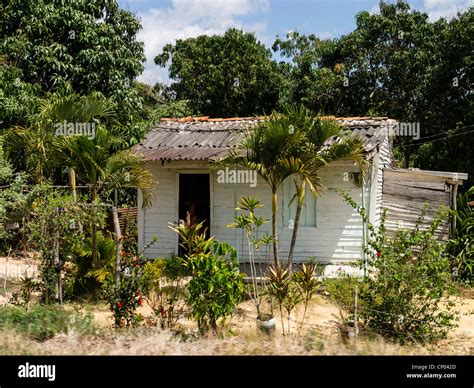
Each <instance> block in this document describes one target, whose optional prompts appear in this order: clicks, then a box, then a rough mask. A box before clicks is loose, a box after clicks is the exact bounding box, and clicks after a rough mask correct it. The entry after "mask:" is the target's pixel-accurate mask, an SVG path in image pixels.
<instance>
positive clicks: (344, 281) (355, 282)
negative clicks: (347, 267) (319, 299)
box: [323, 275, 366, 310]
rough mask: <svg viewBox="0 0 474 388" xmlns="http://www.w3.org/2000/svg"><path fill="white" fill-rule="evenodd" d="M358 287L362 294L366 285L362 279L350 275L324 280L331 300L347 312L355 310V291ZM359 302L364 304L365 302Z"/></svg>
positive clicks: (324, 285)
mask: <svg viewBox="0 0 474 388" xmlns="http://www.w3.org/2000/svg"><path fill="white" fill-rule="evenodd" d="M356 286H358V287H359V292H360V294H362V293H363V292H364V288H365V286H366V283H364V282H363V279H361V278H357V277H354V276H349V275H344V276H341V277H337V278H325V279H324V280H323V287H324V290H325V291H326V292H328V293H329V298H330V299H331V300H332V301H333V302H334V303H336V304H337V305H338V306H339V307H340V308H343V309H345V310H352V309H353V308H354V290H355V287H356ZM359 302H361V303H363V301H359Z"/></svg>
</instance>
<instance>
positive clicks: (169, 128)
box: [133, 117, 396, 161]
mask: <svg viewBox="0 0 474 388" xmlns="http://www.w3.org/2000/svg"><path fill="white" fill-rule="evenodd" d="M328 118H333V119H336V120H337V121H339V122H340V123H341V124H342V125H343V126H346V127H348V128H349V129H351V130H352V133H353V134H354V135H359V136H363V137H365V138H366V139H367V142H366V144H365V147H364V148H365V150H366V152H371V151H372V150H373V149H374V148H375V147H376V146H377V145H379V144H380V143H381V142H382V141H383V139H384V138H385V137H386V136H387V135H386V133H384V132H383V131H382V129H383V128H386V127H387V126H388V125H393V124H394V123H396V121H394V120H390V119H387V118H386V117H328ZM262 120H263V118H262V117H245V118H231V119H210V118H208V117H196V118H182V119H162V120H161V121H160V123H159V124H158V125H157V126H156V127H155V128H152V129H151V130H150V132H149V133H148V134H147V135H146V136H145V138H144V139H143V141H142V142H141V143H140V144H137V145H136V146H134V147H133V150H134V151H135V152H136V153H138V154H140V155H142V156H143V157H144V158H145V160H149V161H152V160H209V159H217V158H219V157H222V156H224V155H226V154H227V153H228V152H229V151H230V150H231V149H232V148H235V147H236V146H237V144H238V143H239V141H240V140H241V139H242V138H243V136H244V135H245V131H246V130H251V128H252V127H254V126H255V125H257V124H258V123H259V122H260V121H262ZM334 141H337V139H331V140H330V141H329V142H328V144H331V143H333V142H334Z"/></svg>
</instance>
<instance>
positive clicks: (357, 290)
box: [354, 286, 359, 339]
mask: <svg viewBox="0 0 474 388" xmlns="http://www.w3.org/2000/svg"><path fill="white" fill-rule="evenodd" d="M358 294H359V287H358V286H355V292H354V336H355V338H356V339H357V335H358V334H359V325H358V323H357V301H358V299H359V298H358V296H359V295H358Z"/></svg>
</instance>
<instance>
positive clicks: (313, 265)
mask: <svg viewBox="0 0 474 388" xmlns="http://www.w3.org/2000/svg"><path fill="white" fill-rule="evenodd" d="M323 271H324V270H323V268H322V266H321V265H320V264H319V263H317V262H316V261H310V262H308V263H303V264H301V267H300V270H299V271H298V272H295V273H294V274H293V278H294V281H295V283H296V285H297V286H298V289H299V292H300V294H301V298H302V299H303V302H304V311H303V318H302V319H301V327H303V324H304V320H305V318H306V312H307V310H308V303H309V301H310V300H311V298H312V297H313V295H314V294H315V293H316V292H317V291H318V289H319V286H320V284H319V281H318V279H317V276H319V275H321V274H322V273H323Z"/></svg>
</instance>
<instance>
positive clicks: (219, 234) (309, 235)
mask: <svg viewBox="0 0 474 388" xmlns="http://www.w3.org/2000/svg"><path fill="white" fill-rule="evenodd" d="M259 120H261V118H232V119H209V118H207V117H201V118H185V119H163V120H162V121H161V122H160V123H159V124H158V125H157V126H156V127H155V128H153V129H151V130H150V132H149V133H148V134H147V136H146V137H145V139H144V140H143V141H142V142H141V143H140V144H138V145H136V146H135V147H134V148H133V149H134V151H135V152H137V153H139V154H140V155H142V156H143V157H144V158H145V160H146V167H147V168H148V169H149V170H150V171H151V172H152V173H153V174H154V176H155V177H156V180H157V182H158V184H157V186H156V187H155V199H154V201H153V203H152V205H151V206H150V207H148V208H142V207H141V205H142V202H141V196H140V195H139V203H138V206H139V212H138V231H139V247H140V249H143V248H144V247H145V246H147V245H148V244H149V243H150V241H152V239H153V238H155V237H156V238H157V242H156V243H154V244H153V245H151V246H150V247H149V248H148V249H146V251H145V256H146V257H148V258H155V257H158V256H161V257H167V256H170V255H172V254H177V253H178V245H179V244H178V236H177V234H176V233H175V232H174V231H173V230H171V229H170V228H169V224H170V223H178V222H179V220H180V219H183V218H184V217H185V215H186V212H187V211H189V209H190V207H191V206H195V209H196V210H195V212H196V214H197V216H198V219H207V222H208V224H207V225H208V226H209V230H210V234H211V235H213V236H215V238H216V239H218V240H221V241H226V242H228V243H230V244H231V245H233V246H234V247H236V248H237V250H238V256H239V260H240V261H241V263H245V262H246V261H247V255H246V243H245V241H246V240H245V239H244V236H243V234H242V232H241V231H240V230H236V229H232V228H229V227H227V225H228V224H230V223H231V222H232V221H233V217H234V215H235V214H236V211H235V207H236V204H237V202H238V200H239V198H240V197H242V196H252V197H256V198H258V199H260V200H261V202H262V203H263V205H264V207H263V208H261V209H260V215H263V216H264V217H265V218H267V219H268V220H270V219H271V191H270V188H269V186H268V185H267V183H266V182H265V181H264V180H262V179H261V178H260V177H258V178H257V181H256V184H255V182H251V181H250V179H249V176H247V179H246V175H245V174H244V173H242V174H240V176H238V177H239V179H235V182H234V181H232V179H231V174H230V172H229V171H222V170H221V171H219V170H216V169H215V167H213V165H212V161H213V160H215V159H217V158H219V157H221V156H223V155H225V154H226V153H228V152H229V150H230V149H232V148H233V147H235V145H236V144H237V143H238V142H239V140H240V139H241V138H242V136H244V132H245V131H246V130H249V129H251V128H252V126H254V125H256V124H257V123H258V122H259ZM337 120H338V121H339V122H340V123H341V124H342V125H343V126H346V127H347V128H349V129H350V130H351V131H352V133H353V135H356V136H362V137H364V138H365V139H366V142H365V152H366V158H367V159H368V160H370V162H371V171H370V173H369V174H368V176H367V180H366V182H365V183H364V184H362V186H361V185H358V184H357V182H358V173H359V171H358V168H357V167H356V166H355V165H354V163H353V162H352V161H349V160H347V161H340V162H337V163H333V164H330V165H329V166H327V167H325V168H324V169H322V170H321V172H320V175H321V177H322V182H323V184H324V185H325V189H324V191H323V192H321V194H320V195H319V196H318V197H317V198H314V197H313V196H312V195H307V196H306V204H305V206H304V209H303V211H302V217H301V222H300V229H299V231H298V238H297V244H296V251H295V255H294V260H295V262H302V261H307V260H308V259H310V258H315V259H317V260H319V261H321V262H323V263H326V264H334V265H336V266H339V265H344V264H347V263H349V262H353V261H355V260H357V259H359V258H361V255H362V252H361V246H362V244H363V241H364V238H365V234H366V233H365V232H366V230H365V227H364V225H363V222H362V220H361V218H360V217H359V215H358V214H357V213H356V212H355V211H354V210H353V209H352V208H351V207H349V205H347V204H346V203H345V202H344V201H343V199H342V197H341V196H340V195H339V193H338V190H339V189H343V190H346V191H347V192H348V193H349V194H350V195H351V196H352V198H354V200H356V201H357V202H358V203H360V204H362V205H364V206H365V207H366V208H367V209H368V210H369V216H370V219H371V222H372V223H374V224H375V225H377V224H378V222H379V221H380V217H381V214H382V194H383V177H384V169H385V170H387V169H391V167H392V144H391V137H390V136H389V131H386V130H385V128H387V126H391V125H394V124H395V123H396V122H395V121H394V120H391V119H388V118H385V117H351V118H337ZM333 141H337V139H334V140H333ZM226 174H227V175H226ZM440 174H442V173H440ZM461 175H462V176H460V177H459V179H465V177H464V175H465V174H461ZM223 177H226V178H227V179H223ZM436 179H438V180H439V181H442V178H440V176H437V178H436ZM446 179H448V180H449V179H450V177H449V176H447V177H446ZM293 186H294V185H293V184H292V183H291V179H288V180H287V181H286V182H285V183H284V184H283V187H281V189H280V192H279V193H278V198H279V209H278V234H279V245H280V253H281V259H282V260H285V259H286V255H287V254H288V249H289V244H290V241H291V234H292V229H291V225H292V220H293V219H294V216H295V208H296V203H295V201H293V203H292V204H291V206H288V203H289V201H290V198H292V196H293V194H294V192H293V190H294V187H293ZM438 186H439V185H438ZM395 206H396V205H395ZM389 216H390V214H389ZM270 230H271V224H270V222H269V223H267V224H266V225H265V226H264V228H263V229H262V231H263V232H265V231H266V232H268V233H270ZM268 259H269V260H272V256H271V252H270V254H269V255H268Z"/></svg>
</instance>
